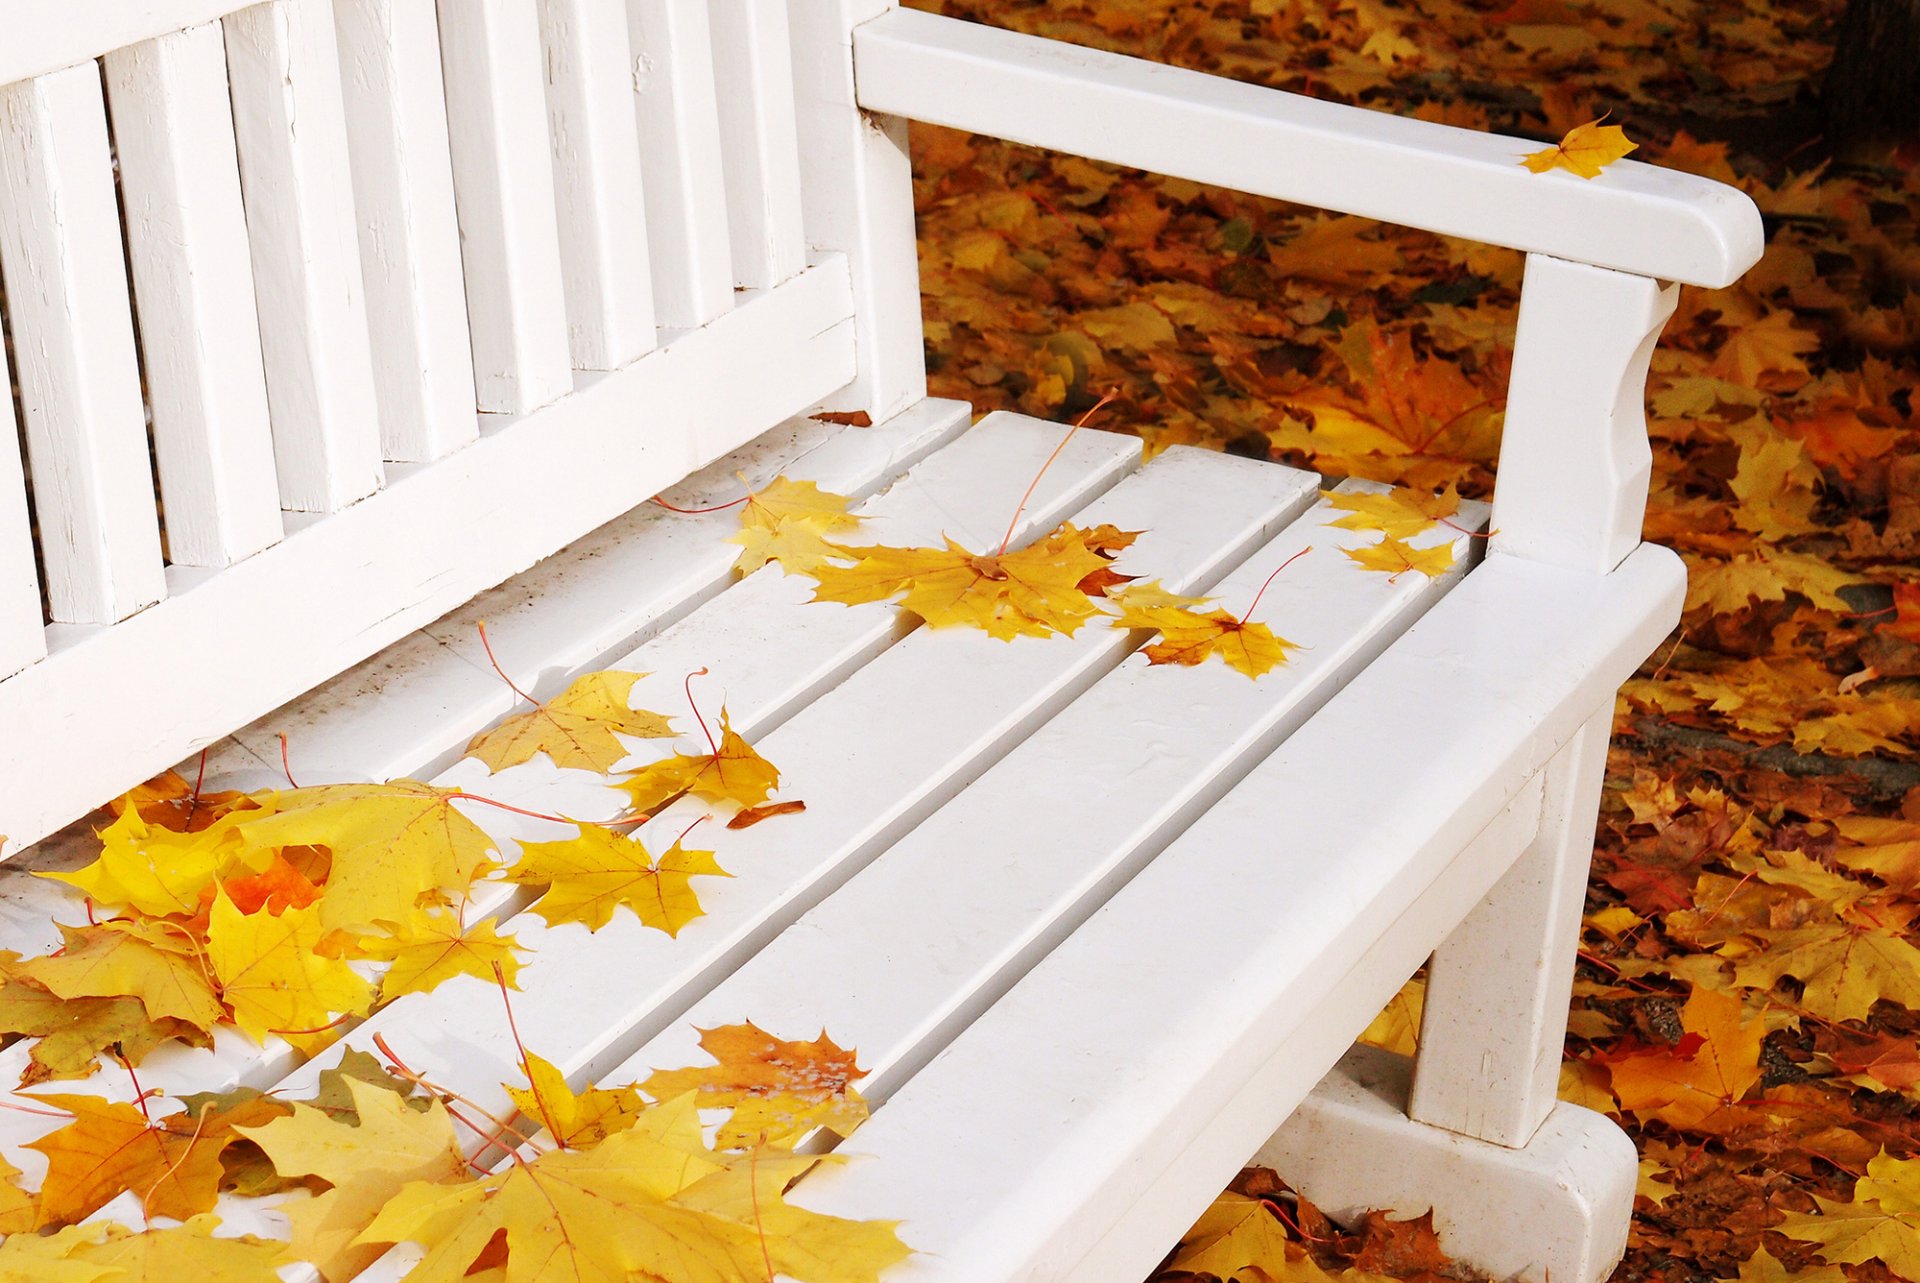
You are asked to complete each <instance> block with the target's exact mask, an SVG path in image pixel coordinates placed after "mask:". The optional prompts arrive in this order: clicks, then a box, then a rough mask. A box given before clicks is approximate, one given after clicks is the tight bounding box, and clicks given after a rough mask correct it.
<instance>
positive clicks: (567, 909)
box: [505, 825, 731, 935]
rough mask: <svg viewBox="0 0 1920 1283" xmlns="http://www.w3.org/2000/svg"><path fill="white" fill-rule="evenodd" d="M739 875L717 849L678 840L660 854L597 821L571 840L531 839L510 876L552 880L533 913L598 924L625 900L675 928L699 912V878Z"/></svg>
mask: <svg viewBox="0 0 1920 1283" xmlns="http://www.w3.org/2000/svg"><path fill="white" fill-rule="evenodd" d="M728 876H731V875H729V874H728V873H727V871H726V870H725V869H723V868H721V867H720V866H719V864H717V863H715V861H714V858H713V852H711V851H689V850H687V849H686V848H685V847H682V846H681V845H680V844H679V843H678V842H675V843H674V844H673V846H672V847H671V848H669V849H668V850H667V852H666V853H665V854H663V855H662V856H660V858H659V859H658V860H656V859H654V858H653V856H652V854H651V853H649V852H648V850H647V849H646V848H645V847H644V846H642V845H640V843H639V841H638V840H636V839H634V838H629V837H622V836H620V835H619V834H617V833H614V832H612V831H611V830H608V829H604V828H600V827H598V826H597V825H588V826H584V827H583V828H582V829H581V830H580V836H579V837H576V838H569V839H567V840H566V841H563V842H523V843H521V845H520V859H519V861H518V862H517V863H515V864H514V865H513V867H511V868H510V869H508V870H507V871H506V874H505V877H506V879H507V881H509V882H518V883H520V884H522V885H523V886H545V887H546V888H547V890H546V894H545V895H542V896H541V897H540V898H539V899H538V900H536V901H535V902H534V904H533V912H535V913H537V914H539V915H540V916H541V917H543V918H545V919H546V920H547V921H548V922H549V923H551V924H554V925H558V924H559V923H562V922H579V923H582V924H584V925H585V926H586V928H587V930H589V931H598V930H599V929H600V928H601V927H604V926H606V925H607V923H609V922H611V921H612V920H613V911H614V909H615V908H616V907H618V906H619V905H622V904H624V905H626V906H627V907H628V908H629V909H632V910H633V912H634V914H635V916H637V917H638V918H639V919H640V921H642V922H644V923H646V924H647V925H648V926H650V927H657V928H659V929H660V930H662V931H664V932H666V933H667V934H668V935H677V934H678V933H679V931H680V928H681V927H683V926H685V925H686V924H687V923H689V922H691V921H693V920H694V919H695V918H697V917H699V916H700V914H701V912H702V910H701V908H700V899H699V897H698V896H697V895H695V894H694V891H693V886H692V880H693V879H694V878H696V877H709V878H724V877H728Z"/></svg>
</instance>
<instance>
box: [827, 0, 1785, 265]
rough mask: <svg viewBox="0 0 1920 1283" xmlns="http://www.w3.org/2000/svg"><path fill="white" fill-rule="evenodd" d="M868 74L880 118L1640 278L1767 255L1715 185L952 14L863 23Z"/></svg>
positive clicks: (1731, 196) (858, 63) (861, 63)
mask: <svg viewBox="0 0 1920 1283" xmlns="http://www.w3.org/2000/svg"><path fill="white" fill-rule="evenodd" d="M854 74H855V82H856V86H857V91H858V95H859V101H860V105H861V106H862V107H863V108H865V109H867V110H868V111H874V112H880V113H882V114H885V115H892V116H904V117H906V118H908V119H909V120H922V121H926V122H928V123H929V124H936V125H947V126H950V127H952V128H955V129H964V130H968V131H969V132H972V133H976V134H987V135H990V136H992V137H996V138H1005V139H1008V140H1010V141H1012V142H1018V143H1026V144H1029V145H1031V146H1035V147H1046V148H1050V149H1052V150H1055V151H1063V152H1072V153H1074V154H1076V155H1080V156H1086V157H1089V158H1091V159H1094V160H1102V161H1107V162H1109V163H1111V164H1116V165H1126V166H1130V167H1133V168H1137V169H1145V170H1149V171H1151V172H1153V173H1157V174H1167V175H1170V176H1173V177H1176V178H1185V179H1189V180H1191V181H1193V182H1199V183H1209V184H1212V185H1215V186H1220V187H1229V188H1233V189H1236V190H1238V191H1243V192H1250V193H1252V194H1254V195H1259V196H1270V197H1275V198H1278V199H1280V200H1288V201H1297V202H1299V203H1301V204H1304V205H1313V206H1317V207H1319V208H1322V209H1330V210H1337V211H1340V212H1343V213H1348V214H1358V215H1361V216H1362V217H1365V218H1376V219H1380V220H1382V221H1385V222H1389V223H1398V224H1400V225H1402V226H1406V227H1418V228H1423V229H1425V230H1427V231H1430V232H1438V233H1440V234H1441V235H1444V236H1462V237H1466V238H1468V239H1469V240H1476V241H1482V242H1484V243H1486V244H1489V245H1502V246H1506V247H1508V248H1511V249H1518V250H1524V251H1526V252H1528V253H1531V254H1548V255H1551V256H1552V257H1554V258H1561V259H1567V260H1570V261H1573V262H1579V263H1589V264H1592V265H1593V266H1596V267H1607V268H1613V269H1615V270H1617V271H1622V272H1629V273H1632V274H1634V275H1637V276H1651V277H1656V278H1658V279H1660V280H1665V281H1680V282H1682V283H1685V284H1689V285H1705V286H1709V287H1715V288H1717V287H1719V286H1723V285H1729V284H1731V283H1732V282H1733V281H1734V280H1735V279H1737V278H1738V277H1739V275H1740V274H1741V273H1742V272H1744V271H1745V270H1746V269H1747V268H1749V267H1751V266H1752V265H1753V264H1754V262H1755V261H1757V260H1758V259H1759V257H1760V249H1761V228H1760V215H1759V211H1758V210H1757V209H1755V208H1754V204H1753V202H1752V201H1751V200H1749V199H1748V198H1747V197H1746V195H1745V194H1744V193H1742V192H1739V191H1737V190H1735V189H1734V188H1732V187H1728V186H1726V185H1725V184H1722V183H1716V182H1713V181H1711V180H1709V179H1705V178H1696V177H1694V176H1693V175H1691V174H1682V173H1678V172H1676V171H1673V170H1667V169H1660V168H1657V167H1655V166H1652V165H1643V164H1640V163H1638V162H1636V161H1619V162H1616V163H1615V164H1613V165H1611V166H1609V167H1608V168H1607V170H1606V172H1605V173H1604V174H1602V175H1601V176H1600V177H1599V178H1596V179H1592V180H1587V179H1582V178H1579V177H1577V176H1575V175H1573V174H1570V173H1568V172H1566V171H1564V170H1553V171H1549V172H1548V173H1544V174H1535V173H1532V172H1531V171H1529V170H1527V169H1525V168H1523V167H1522V166H1521V164H1520V158H1521V157H1522V156H1524V155H1526V154H1527V153H1529V152H1533V151H1538V150H1539V149H1540V144H1539V143H1536V142H1530V141H1528V140H1526V139H1524V138H1512V137H1506V136H1503V135H1500V134H1488V133H1481V132H1479V131H1476V130H1471V129H1459V128H1455V127H1453V126H1450V125H1440V124H1434V123H1432V122H1429V121H1424V120H1412V119H1407V118H1404V117H1400V116H1392V115H1388V114H1386V113H1384V112H1378V111H1369V110H1367V109H1365V108H1360V107H1349V106H1345V105H1342V104H1340V103H1330V102H1322V101H1320V100H1318V99H1314V98H1307V97H1303V96H1301V95H1299V94H1290V93H1283V92H1281V91H1279V90H1275V89H1266V88H1262V87H1260V86H1258V85H1247V84H1241V83H1240V82H1238V81H1233V80H1227V79H1224V78H1222V77H1220V76H1211V75H1207V74H1205V73H1203V72H1197V71H1187V70H1184V69H1182V68H1179V67H1169V66H1164V65H1162V64H1160V63H1154V62H1148V61H1145V60H1144V59H1140V58H1128V57H1124V56H1122V55H1119V54H1111V53H1102V52H1100V51H1098V50H1094V49H1087V48H1083V47H1081V46H1079V45H1072V44H1067V43H1064V42H1062V41H1058V40H1047V39H1043V38H1041V37H1037V36H1027V35H1021V34H1019V33H1017V32H1012V31H1003V30H1001V29H999V28H996V27H985V26H980V25H978V24H976V23H970V22H964V21H961V20H960V19H957V18H948V17H942V16H940V15H938V14H930V13H921V12H918V11H915V10H909V9H896V10H893V11H892V12H889V13H886V14H883V15H881V16H880V17H878V18H875V19H873V20H872V21H869V22H866V23H863V24H861V25H860V26H859V27H857V28H856V29H855V31H854Z"/></svg>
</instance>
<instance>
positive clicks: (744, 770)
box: [615, 706, 780, 815]
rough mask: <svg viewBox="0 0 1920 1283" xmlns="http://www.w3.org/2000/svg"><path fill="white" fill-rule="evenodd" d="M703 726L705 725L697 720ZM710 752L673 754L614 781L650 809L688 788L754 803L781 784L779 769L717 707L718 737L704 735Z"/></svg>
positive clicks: (710, 797)
mask: <svg viewBox="0 0 1920 1283" xmlns="http://www.w3.org/2000/svg"><path fill="white" fill-rule="evenodd" d="M701 729H702V730H705V729H706V724H705V723H704V722H702V723H701ZM707 743H708V746H709V747H711V748H712V750H713V751H712V752H710V753H692V754H689V753H675V754H674V755H673V756H672V757H668V758H662V759H661V760H660V761H658V762H653V763H650V764H648V765H646V766H643V767H641V768H640V769H639V770H638V771H635V772H634V773H633V774H632V775H629V776H627V777H626V778H624V779H621V780H617V781H615V787H616V788H619V789H621V790H623V791H624V792H625V793H626V794H627V796H628V797H630V798H631V799H632V800H633V809H634V810H636V811H639V812H642V813H644V814H649V815H650V814H652V813H653V812H655V811H657V810H659V809H660V808H661V807H662V806H664V805H665V804H666V803H668V802H670V801H672V800H673V799H674V798H676V797H679V796H680V795H681V794H682V793H690V794H692V795H693V796H694V797H697V798H700V799H701V800H702V801H706V802H731V803H736V804H738V805H740V806H758V805H759V804H760V803H762V802H764V801H766V800H767V795H768V794H770V793H772V792H773V790H774V789H776V788H778V787H779V785H780V772H779V770H778V769H776V768H775V766H774V765H773V763H772V762H769V761H768V760H767V759H766V758H764V757H762V756H760V754H759V753H757V752H755V751H754V748H753V745H751V744H749V743H747V741H746V739H745V738H743V737H742V736H741V735H740V734H739V732H737V731H735V730H734V729H733V724H732V722H730V721H729V720H728V718H727V710H726V708H725V707H724V706H722V708H721V709H720V741H719V743H717V744H716V743H714V742H713V739H712V737H711V735H709V737H708V740H707Z"/></svg>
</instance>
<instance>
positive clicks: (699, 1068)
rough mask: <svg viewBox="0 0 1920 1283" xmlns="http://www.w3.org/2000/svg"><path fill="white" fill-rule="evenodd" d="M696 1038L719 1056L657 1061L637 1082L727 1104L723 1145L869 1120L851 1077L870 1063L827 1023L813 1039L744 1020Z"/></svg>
mask: <svg viewBox="0 0 1920 1283" xmlns="http://www.w3.org/2000/svg"><path fill="white" fill-rule="evenodd" d="M700 1046H701V1048H702V1049H703V1050H705V1051H706V1052H707V1054H709V1055H711V1056H712V1057H713V1058H714V1060H715V1062H716V1063H714V1064H711V1065H696V1066H692V1067H690V1068H686V1069H656V1070H655V1071H654V1072H653V1074H652V1076H651V1077H649V1078H648V1079H647V1080H646V1081H645V1082H644V1083H642V1084H640V1088H641V1090H642V1091H644V1092H646V1093H647V1095H649V1096H652V1097H653V1098H654V1099H655V1100H671V1099H673V1098H674V1097H676V1096H679V1095H680V1094H681V1093H682V1092H693V1093H695V1096H694V1100H695V1102H696V1103H697V1104H698V1105H699V1106H700V1108H702V1109H729V1110H732V1111H733V1112H732V1115H731V1116H730V1117H729V1118H728V1119H727V1121H726V1122H725V1123H723V1124H721V1126H720V1131H719V1134H718V1135H717V1137H716V1138H715V1139H716V1143H717V1144H718V1145H720V1146H721V1147H722V1148H726V1149H745V1148H751V1147H752V1146H754V1145H757V1144H769V1145H791V1144H792V1143H793V1142H795V1141H797V1140H799V1139H800V1138H801V1137H803V1136H805V1135H807V1134H808V1133H809V1132H811V1131H813V1130H814V1129H815V1128H816V1127H825V1128H828V1129H829V1130H831V1131H833V1132H835V1133H836V1134H838V1135H840V1136H842V1137H846V1136H850V1135H852V1134H853V1129H854V1128H856V1127H858V1126H859V1125H860V1124H861V1123H862V1122H864V1121H866V1117H867V1103H866V1102H865V1101H864V1100H862V1099H861V1098H860V1093H859V1092H857V1091H855V1090H853V1085H852V1084H853V1082H854V1081H855V1080H856V1079H859V1078H864V1077H865V1076H866V1072H867V1071H866V1070H864V1069H862V1068H860V1066H859V1065H858V1064H856V1063H855V1059H856V1056H857V1053H856V1052H854V1051H853V1050H851V1049H849V1048H845V1047H840V1046H837V1045H836V1044H835V1043H834V1041H833V1040H832V1039H831V1038H829V1037H827V1035H826V1033H825V1031H824V1030H823V1031H822V1032H821V1034H820V1036H819V1037H818V1038H816V1039H814V1040H812V1041H811V1042H789V1041H787V1040H786V1039H784V1038H776V1037H774V1036H773V1035H772V1034H770V1033H768V1032H767V1031H766V1030H764V1029H761V1028H760V1027H759V1026H757V1025H755V1024H754V1023H753V1022H752V1021H748V1022H746V1023H744V1024H738V1025H719V1026H716V1027H715V1028H712V1029H702V1030H701V1031H700Z"/></svg>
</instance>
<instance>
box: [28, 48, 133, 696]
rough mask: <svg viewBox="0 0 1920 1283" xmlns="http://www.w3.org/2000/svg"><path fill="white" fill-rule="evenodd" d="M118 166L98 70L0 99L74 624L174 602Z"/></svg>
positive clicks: (36, 485)
mask: <svg viewBox="0 0 1920 1283" xmlns="http://www.w3.org/2000/svg"><path fill="white" fill-rule="evenodd" d="M111 164H112V162H111V159H110V157H109V154H108V144H107V113H106V106H105V104H104V102H103V101H102V97H101V90H100V73H99V69H98V67H96V66H95V65H94V64H93V63H85V64H83V65H81V66H78V67H73V68H70V69H68V70H66V71H56V72H53V73H51V74H48V75H45V76H41V77H39V78H38V79H36V80H28V81H23V82H21V83H19V84H15V85H8V86H5V87H4V88H0V192H3V193H4V194H5V200H4V202H0V270H4V271H5V273H6V285H7V310H8V319H9V320H10V321H11V323H12V330H13V339H14V345H15V346H14V356H15V358H16V360H17V361H18V362H19V367H18V368H17V369H16V370H15V371H14V373H15V376H16V377H17V378H18V379H19V383H20V408H21V410H22V412H23V413H24V415H25V417H26V423H25V425H24V426H25V428H26V440H27V454H28V459H29V461H30V466H31V469H32V476H33V498H34V511H35V515H36V516H37V517H38V519H39V525H40V545H41V556H42V559H43V562H44V565H45V568H46V589H47V597H48V601H49V603H50V605H51V611H52V617H53V618H54V619H56V620H62V621H67V622H71V623H85V624H107V623H112V622H113V621H115V620H118V619H125V618H126V617H127V616H129V615H132V614H133V613H134V612H136V611H138V610H140V609H142V608H143V607H146V606H149V605H151V604H153V603H154V602H156V601H159V600H160V599H161V598H162V597H164V596H165V595H166V583H165V580H164V579H163V577H162V568H161V561H160V526H159V516H158V513H157V511H156V508H155V505H154V493H153V474H152V471H151V470H150V468H149V467H148V464H147V430H146V421H145V418H146V416H145V411H144V409H143V407H142V405H141V401H140V368H139V365H138V363H137V359H136V357H135V355H134V345H133V305H132V302H131V300H130V298H129V297H128V292H127V276H126V267H125V258H124V255H123V250H122V247H121V241H120V209H119V205H118V203H117V202H116V201H115V199H114V191H113V174H112V169H111ZM14 725H25V723H14Z"/></svg>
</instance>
